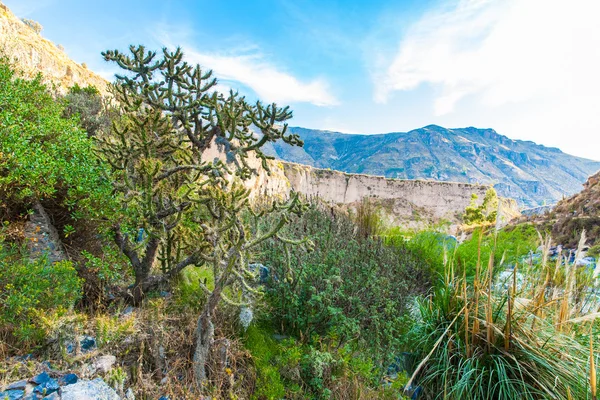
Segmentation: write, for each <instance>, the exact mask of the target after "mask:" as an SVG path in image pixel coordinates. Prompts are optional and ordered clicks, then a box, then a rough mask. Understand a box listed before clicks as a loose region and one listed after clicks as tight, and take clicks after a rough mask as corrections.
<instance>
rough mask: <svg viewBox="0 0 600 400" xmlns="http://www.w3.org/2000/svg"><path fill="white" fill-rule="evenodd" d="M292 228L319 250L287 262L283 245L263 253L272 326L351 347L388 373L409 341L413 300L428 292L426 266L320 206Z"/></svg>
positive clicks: (294, 254) (297, 252)
mask: <svg viewBox="0 0 600 400" xmlns="http://www.w3.org/2000/svg"><path fill="white" fill-rule="evenodd" d="M289 229H290V230H292V231H294V232H293V234H294V235H295V236H296V237H298V236H303V235H308V236H309V237H310V238H311V239H312V240H313V241H314V243H315V244H316V248H315V250H314V251H313V252H311V253H306V252H304V251H301V250H299V249H294V250H292V251H291V253H290V257H289V259H287V256H286V252H285V250H284V247H283V245H282V244H281V243H280V242H278V241H277V240H274V241H272V242H270V243H268V244H267V245H265V246H264V248H263V253H262V257H263V259H264V261H266V263H267V264H268V265H269V266H271V268H272V277H273V279H271V281H270V282H269V284H268V289H267V301H268V303H269V306H270V307H269V312H270V317H271V322H272V323H273V326H276V327H279V328H281V329H282V331H283V332H282V333H287V334H292V335H294V336H296V337H299V338H302V339H303V341H304V342H306V343H315V342H316V341H324V342H326V343H330V344H331V345H332V346H333V347H336V348H341V347H344V346H350V347H351V348H353V349H356V350H357V351H360V352H361V353H362V354H365V355H367V356H368V358H369V359H371V360H372V361H373V362H374V363H375V364H376V365H378V366H380V367H383V366H385V365H386V363H387V362H388V361H389V359H390V358H391V357H393V354H394V352H395V351H396V350H397V349H398V348H399V347H400V344H401V342H402V336H403V333H404V329H405V327H406V320H405V318H406V317H405V310H406V306H407V304H408V302H409V299H410V297H411V296H412V295H414V294H416V293H420V292H424V291H425V290H427V289H428V288H429V285H430V274H429V270H428V266H427V265H426V263H425V262H424V261H423V260H422V259H420V258H419V257H417V256H415V255H414V254H413V253H412V252H411V251H409V250H408V249H407V248H405V247H402V246H395V247H389V246H386V245H384V244H383V243H382V242H381V241H379V240H374V239H370V238H365V237H363V236H361V235H359V234H357V233H355V225H354V224H353V223H352V221H351V220H350V219H349V218H348V217H346V216H344V215H336V214H334V215H331V214H329V212H328V211H325V210H324V209H323V208H321V207H320V206H318V205H313V206H312V207H311V209H310V210H309V211H308V212H307V213H306V214H304V215H303V216H302V217H300V218H297V219H296V220H294V221H292V223H291V224H290V228H289ZM288 261H289V268H288ZM380 370H381V369H380Z"/></svg>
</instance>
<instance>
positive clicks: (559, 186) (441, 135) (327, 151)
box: [271, 125, 600, 207]
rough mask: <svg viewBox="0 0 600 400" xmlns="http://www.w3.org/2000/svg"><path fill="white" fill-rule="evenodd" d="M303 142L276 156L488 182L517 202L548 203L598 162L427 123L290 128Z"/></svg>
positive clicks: (275, 150)
mask: <svg viewBox="0 0 600 400" xmlns="http://www.w3.org/2000/svg"><path fill="white" fill-rule="evenodd" d="M290 132H292V133H296V134H298V135H300V137H301V138H302V139H303V140H304V147H303V148H293V147H291V146H289V145H286V144H285V143H275V144H274V145H273V147H272V149H271V151H272V154H273V155H275V156H276V157H278V158H280V159H282V160H285V161H290V162H298V163H301V164H307V165H310V166H313V167H317V168H330V169H335V170H338V171H344V172H348V173H359V174H369V175H380V176H385V177H388V178H399V179H431V180H436V181H455V182H465V183H480V184H493V185H494V187H495V188H496V190H497V191H498V193H499V194H500V195H501V196H504V197H510V198H514V199H516V200H518V202H519V203H520V204H521V206H529V207H533V206H537V205H542V204H553V203H556V202H557V201H558V200H560V199H561V198H562V197H563V196H570V195H572V194H573V193H576V192H578V191H579V190H581V184H582V183H583V182H584V181H585V179H586V178H587V177H588V176H589V175H590V174H592V173H594V172H596V171H598V170H599V169H600V162H597V161H592V160H586V159H583V158H579V157H574V156H571V155H568V154H565V153H563V152H562V151H560V150H559V149H555V148H549V147H545V146H540V145H537V144H535V143H533V142H527V141H520V140H512V139H509V138H507V137H506V136H502V135H500V134H498V133H496V132H495V131H494V130H492V129H476V128H461V129H446V128H442V127H440V126H435V125H429V126H426V127H424V128H421V129H415V130H413V131H410V132H406V133H402V132H394V133H386V134H378V135H349V134H343V133H338V132H329V131H320V130H315V129H305V128H290Z"/></svg>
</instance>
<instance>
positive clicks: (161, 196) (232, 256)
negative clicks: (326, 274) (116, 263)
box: [98, 46, 305, 382]
mask: <svg viewBox="0 0 600 400" xmlns="http://www.w3.org/2000/svg"><path fill="white" fill-rule="evenodd" d="M130 52H131V54H130V55H126V54H123V53H121V52H119V51H117V50H115V51H106V52H104V53H103V56H104V58H105V60H107V61H112V62H115V63H117V65H119V66H120V67H121V68H122V69H123V70H124V71H125V74H123V75H117V81H116V83H115V84H114V85H113V87H112V90H113V93H114V95H115V98H116V100H117V102H118V103H119V107H120V108H121V110H120V111H121V118H120V120H119V121H115V122H114V123H113V128H112V130H111V133H110V134H109V135H106V136H103V135H101V136H100V137H99V138H98V140H99V142H100V148H101V151H102V153H103V155H104V158H105V159H106V161H107V162H108V163H109V164H110V165H111V167H112V173H113V176H114V178H115V192H116V194H117V195H118V198H119V200H120V202H121V206H122V209H121V210H120V213H119V221H118V222H115V223H114V225H113V231H114V237H115V241H116V243H117V245H118V246H119V248H120V249H121V250H122V251H123V253H124V254H125V255H126V256H127V257H128V259H129V260H130V262H131V265H132V267H133V271H134V274H135V283H134V286H133V293H132V299H133V301H134V303H139V302H140V301H141V300H142V298H143V296H144V294H145V293H146V292H147V291H148V290H150V289H151V288H153V287H155V286H156V285H157V284H160V283H163V282H167V281H168V280H170V279H171V278H172V277H174V276H176V275H177V274H178V273H179V272H180V271H181V270H183V269H184V268H186V267H187V266H190V265H195V266H202V265H205V266H209V267H210V268H211V270H212V272H213V275H214V279H215V286H214V289H213V290H209V289H208V288H207V287H206V286H203V289H204V290H206V292H207V294H208V300H207V302H206V305H205V306H204V309H203V312H202V314H201V316H200V318H199V320H198V329H197V349H196V354H195V357H194V365H195V372H196V377H197V380H198V381H199V382H201V381H203V380H204V379H206V371H205V364H206V359H207V357H208V353H209V349H210V346H211V344H212V338H213V334H214V330H213V326H212V321H211V318H212V314H213V313H214V311H215V309H216V307H217V305H218V304H219V302H220V301H221V300H222V299H223V300H225V301H229V302H232V303H235V304H238V305H241V304H243V303H245V302H247V299H246V298H247V297H251V296H252V294H257V291H256V290H255V289H253V288H252V287H251V285H250V284H249V282H250V281H251V279H252V272H251V271H250V270H249V269H248V264H247V257H248V254H249V252H250V251H251V250H252V249H253V248H255V247H256V246H257V245H258V244H260V243H261V242H263V241H264V240H266V239H268V238H272V237H277V238H278V239H280V240H282V241H284V242H285V243H287V244H302V243H305V242H304V241H292V240H288V239H286V238H284V237H281V236H280V235H279V231H280V229H281V228H282V227H283V226H284V225H285V223H286V222H287V221H288V217H287V214H289V213H299V212H301V211H302V209H303V205H302V203H301V202H300V201H299V200H298V198H297V196H292V197H291V198H290V199H289V200H288V201H287V202H284V203H274V204H273V205H272V207H271V208H270V209H269V210H267V211H265V212H270V213H274V214H278V222H277V223H276V224H275V225H274V226H273V227H272V228H270V229H268V230H267V231H264V232H263V231H255V232H251V231H250V230H249V229H248V227H247V226H246V224H245V223H244V221H243V219H242V214H243V213H244V212H245V211H246V212H250V211H252V210H251V209H250V206H249V198H248V195H249V193H248V191H247V190H245V189H244V188H243V186H242V185H241V181H243V180H245V179H248V178H249V177H250V176H252V174H253V173H254V172H255V171H254V169H253V168H252V167H251V165H250V163H249V157H250V156H251V155H252V157H256V159H257V160H259V161H260V162H261V164H262V166H263V168H265V169H266V170H267V171H268V163H267V160H268V159H269V157H268V156H267V155H265V154H264V153H263V152H262V151H261V148H262V146H263V145H265V144H266V143H268V142H273V141H276V140H280V139H281V140H283V141H284V142H286V143H289V144H291V145H301V144H302V142H301V141H300V139H299V137H298V136H297V135H294V134H290V135H287V134H286V132H287V124H286V123H285V121H287V120H288V119H290V118H291V117H292V112H291V111H290V110H289V107H284V108H279V107H277V105H276V104H270V105H266V106H265V105H263V104H262V103H261V102H256V103H255V104H250V103H249V102H247V101H246V100H245V98H244V97H242V96H239V95H238V93H236V92H233V91H230V92H229V94H228V95H223V94H221V93H219V92H217V91H216V90H215V85H216V79H215V78H214V77H213V76H212V71H203V70H202V69H201V67H200V66H199V65H196V66H193V65H190V64H188V63H187V62H186V61H184V60H183V52H182V50H181V49H180V48H178V49H177V50H176V51H174V52H169V51H168V50H167V49H163V51H162V55H161V57H160V58H158V57H157V53H156V52H152V51H146V49H145V48H144V47H143V46H137V47H135V46H131V47H130ZM211 146H218V147H219V148H220V150H221V151H222V152H223V154H224V155H225V156H226V160H225V161H223V160H221V159H220V158H215V159H213V160H209V159H207V156H206V152H207V150H208V149H209V148H211ZM136 232H143V233H144V235H137V234H136ZM136 236H137V237H138V239H139V240H132V238H134V237H136ZM140 236H141V237H140ZM155 263H157V264H160V270H161V273H160V274H157V275H152V272H153V271H152V269H153V266H154V265H155ZM227 286H230V287H232V292H231V293H238V294H239V293H242V292H243V293H245V296H244V297H240V298H238V299H229V298H227V297H226V296H224V293H223V289H224V288H225V287H227Z"/></svg>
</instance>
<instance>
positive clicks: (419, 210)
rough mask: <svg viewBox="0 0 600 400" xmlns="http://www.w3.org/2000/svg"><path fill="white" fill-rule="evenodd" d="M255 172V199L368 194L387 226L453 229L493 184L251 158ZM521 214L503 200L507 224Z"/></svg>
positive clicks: (345, 204)
mask: <svg viewBox="0 0 600 400" xmlns="http://www.w3.org/2000/svg"><path fill="white" fill-rule="evenodd" d="M205 157H206V159H214V158H215V157H218V158H221V159H222V160H225V159H226V157H225V155H224V154H223V153H222V152H221V151H219V149H218V148H217V146H213V148H211V149H210V150H209V151H208V152H207V153H206V154H205ZM248 162H249V164H250V166H251V167H252V168H254V169H255V170H256V172H257V173H256V175H255V176H254V177H253V178H251V179H249V180H247V181H245V182H244V185H245V186H246V187H247V188H248V189H250V190H251V196H252V198H254V199H258V198H261V197H276V198H287V197H288V196H289V195H290V193H291V192H292V191H294V192H298V193H301V194H303V195H305V196H307V197H319V198H321V199H322V200H324V201H326V202H329V203H331V204H332V205H337V206H341V207H342V208H344V209H351V208H354V207H356V205H357V204H358V203H359V202H360V201H361V200H362V199H363V198H364V197H369V198H371V199H373V200H374V201H375V203H377V204H379V205H380V206H381V207H380V208H381V209H382V211H383V214H384V218H385V219H386V220H387V222H388V223H389V224H393V225H401V226H403V227H405V228H422V227H425V226H430V225H435V224H439V223H442V222H443V223H449V224H450V226H451V229H452V228H453V227H456V226H457V225H458V224H459V223H460V217H461V215H462V214H463V213H464V211H465V208H466V207H467V206H468V205H469V204H470V202H471V196H472V195H473V194H476V195H477V196H478V198H479V201H480V202H481V201H482V200H483V197H484V195H485V192H486V191H487V190H488V189H489V188H490V186H489V185H479V184H468V183H459V182H436V181H424V180H402V179H389V178H385V177H382V176H370V175H360V174H347V173H343V172H339V171H332V170H324V169H318V168H312V167H309V166H306V165H301V164H294V163H288V162H282V161H271V162H269V170H270V172H269V173H267V171H265V170H264V169H263V168H262V165H261V163H260V162H259V161H258V160H256V159H255V158H252V157H249V159H248ZM519 215H520V213H519V209H518V205H517V203H516V201H514V200H512V199H501V202H500V216H501V220H502V222H504V223H506V222H508V221H510V220H511V219H513V218H515V217H518V216H519Z"/></svg>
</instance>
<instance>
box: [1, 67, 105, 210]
mask: <svg viewBox="0 0 600 400" xmlns="http://www.w3.org/2000/svg"><path fill="white" fill-rule="evenodd" d="M63 111H64V110H63V107H62V105H61V104H60V102H57V101H55V100H54V99H53V98H52V96H51V95H50V94H49V92H48V89H47V88H46V86H44V85H43V84H42V83H41V77H40V76H38V77H36V78H35V79H33V80H25V79H21V78H19V77H18V76H17V75H16V74H15V72H14V71H13V70H12V68H11V66H10V65H9V64H8V63H7V61H6V60H5V59H3V60H0V121H2V123H1V124H0V199H1V203H2V205H1V206H0V208H4V212H5V213H8V212H10V211H11V210H12V209H13V208H15V207H17V208H18V207H22V206H23V205H24V204H28V203H30V202H32V201H33V200H35V199H43V198H47V197H58V198H62V200H64V202H65V204H68V205H69V207H70V208H71V209H73V210H76V209H77V210H88V211H90V210H92V208H93V207H92V205H95V206H97V205H99V204H102V203H104V204H106V203H108V201H106V199H109V198H110V196H109V194H110V187H109V186H108V185H107V184H106V182H105V181H104V180H103V179H102V178H101V176H102V174H103V171H102V167H101V166H100V165H99V164H98V163H97V162H96V157H95V155H94V149H93V144H92V142H91V140H90V139H88V138H87V136H86V134H85V132H83V131H81V130H80V129H79V128H78V125H77V121H76V120H74V119H66V118H62V116H63ZM95 206H94V209H95V210H97V211H98V212H100V210H101V208H99V207H98V208H95ZM6 217H8V216H6V215H5V216H4V218H6Z"/></svg>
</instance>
